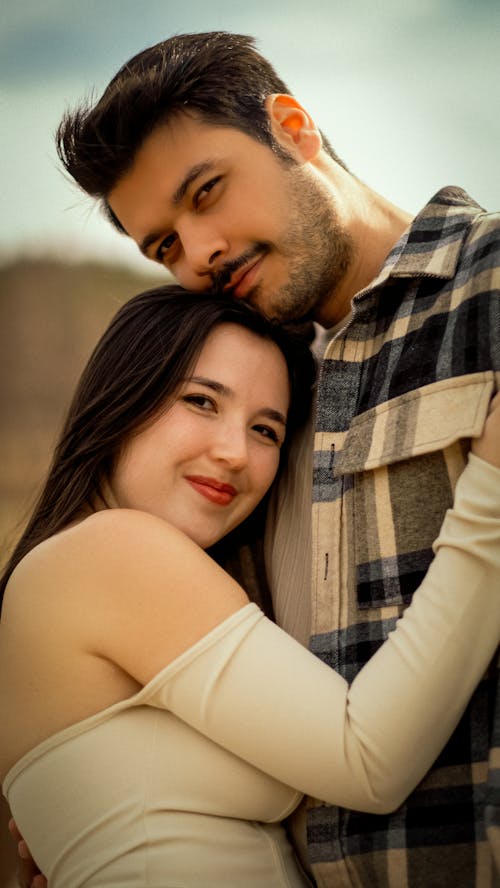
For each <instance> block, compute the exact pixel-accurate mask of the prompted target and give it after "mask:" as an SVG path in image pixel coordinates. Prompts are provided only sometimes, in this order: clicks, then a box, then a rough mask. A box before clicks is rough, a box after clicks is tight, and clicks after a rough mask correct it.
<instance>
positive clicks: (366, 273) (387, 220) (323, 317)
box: [314, 171, 413, 327]
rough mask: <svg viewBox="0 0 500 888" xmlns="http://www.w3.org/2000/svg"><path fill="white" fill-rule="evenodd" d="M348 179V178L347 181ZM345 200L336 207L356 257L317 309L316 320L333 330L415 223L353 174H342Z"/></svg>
mask: <svg viewBox="0 0 500 888" xmlns="http://www.w3.org/2000/svg"><path fill="white" fill-rule="evenodd" d="M346 177H348V178H346ZM342 178H343V179H344V181H343V182H342V183H341V188H342V191H341V192H339V191H337V195H338V194H339V193H340V194H342V195H343V196H344V199H343V200H342V197H340V198H339V197H337V200H336V205H337V207H340V212H341V213H342V218H341V222H342V224H343V225H344V227H345V229H346V230H347V231H348V232H349V235H350V238H351V242H352V246H353V255H352V260H351V262H350V264H349V267H348V268H347V271H346V273H345V274H344V276H343V278H342V280H341V281H340V282H339V284H337V286H336V287H335V289H334V290H333V292H332V293H331V294H330V297H329V298H328V299H327V300H326V301H325V302H324V304H323V305H322V306H317V311H316V314H315V318H314V319H315V320H316V321H318V323H319V324H321V325H322V326H324V327H332V326H334V325H335V324H338V323H339V322H340V321H341V320H342V319H343V318H345V317H347V316H348V314H349V313H350V311H351V305H352V300H353V298H354V296H356V294H357V293H359V292H360V291H361V290H364V289H365V287H368V286H369V284H370V283H371V282H372V281H373V280H374V278H376V277H377V275H378V273H379V271H380V269H381V268H382V266H383V264H384V262H385V259H386V258H387V256H388V255H389V253H390V252H391V250H392V249H393V247H394V246H395V244H396V243H397V242H398V240H399V239H400V237H401V236H402V234H403V232H404V231H405V230H406V229H407V228H408V226H409V225H410V224H411V222H412V219H413V217H412V215H411V214H410V213H407V212H406V211H405V210H402V209H400V208H399V207H397V206H395V205H394V204H392V203H391V202H390V201H388V200H387V199H386V198H385V197H382V195H380V194H377V192H375V191H372V189H371V188H369V187H368V186H366V185H364V184H363V183H362V182H359V180H357V179H354V178H353V177H352V176H351V175H350V174H348V173H345V172H344V171H343V172H342Z"/></svg>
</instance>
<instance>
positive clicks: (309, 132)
mask: <svg viewBox="0 0 500 888" xmlns="http://www.w3.org/2000/svg"><path fill="white" fill-rule="evenodd" d="M265 108H266V111H267V113H268V115H269V119H270V121H271V130H272V133H273V136H274V138H275V139H276V141H277V142H279V144H280V145H281V146H282V147H283V148H285V149H286V150H287V151H288V152H289V153H290V154H292V155H293V156H294V157H297V159H298V160H300V159H302V160H305V161H308V160H313V158H314V157H316V155H317V154H318V152H319V151H320V150H321V135H320V132H319V130H318V128H317V126H316V124H315V123H314V120H313V119H312V117H310V115H309V114H308V113H307V111H306V110H305V109H304V108H303V107H302V105H301V104H300V103H299V102H298V101H297V99H295V98H294V97H293V96H288V95H284V94H282V93H274V94H273V95H271V96H268V97H267V99H266V101H265Z"/></svg>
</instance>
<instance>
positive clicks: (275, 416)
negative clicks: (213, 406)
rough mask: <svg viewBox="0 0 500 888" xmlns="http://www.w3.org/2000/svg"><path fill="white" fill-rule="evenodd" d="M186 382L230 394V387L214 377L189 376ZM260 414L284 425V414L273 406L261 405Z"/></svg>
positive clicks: (222, 393)
mask: <svg viewBox="0 0 500 888" xmlns="http://www.w3.org/2000/svg"><path fill="white" fill-rule="evenodd" d="M186 382H194V383H195V384H196V385H204V386H206V387H207V388H209V389H212V391H214V392H217V394H219V395H226V396H228V395H232V394H233V392H232V389H230V388H228V386H227V385H224V384H223V383H222V382H218V381H217V380H216V379H209V378H208V377H206V376H190V377H189V379H186ZM259 412H260V413H261V414H262V416H266V417H267V418H268V419H272V420H274V422H279V423H280V425H282V426H285V427H286V416H284V415H283V414H282V413H281V412H280V411H279V410H275V409H274V407H262V409H261V410H260V411H259Z"/></svg>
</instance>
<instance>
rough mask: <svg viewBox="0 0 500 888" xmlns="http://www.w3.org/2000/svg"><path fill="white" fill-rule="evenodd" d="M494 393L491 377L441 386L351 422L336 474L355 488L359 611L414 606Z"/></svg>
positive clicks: (419, 391) (483, 375) (480, 375)
mask: <svg viewBox="0 0 500 888" xmlns="http://www.w3.org/2000/svg"><path fill="white" fill-rule="evenodd" d="M494 388H495V374H494V373H493V372H491V373H490V372H482V373H474V374H470V375H467V376H462V377H458V378H455V379H446V380H440V381H439V382H436V383H432V384H431V385H428V386H425V387H423V388H421V389H417V390H416V391H413V392H408V393H405V394H404V395H401V396H400V397H398V398H394V399H392V400H391V401H388V402H386V403H385V404H382V405H378V406H377V407H374V408H372V409H371V410H368V411H366V412H365V413H363V414H361V415H360V416H358V417H356V418H355V420H354V421H353V423H352V426H351V428H350V429H349V432H348V434H347V437H346V439H345V442H344V447H343V449H342V451H341V453H339V454H338V455H337V460H336V464H335V475H337V476H342V475H344V476H349V481H350V482H351V484H352V488H351V489H352V498H351V503H352V509H351V510H350V514H351V520H350V521H349V528H350V532H349V544H350V547H351V552H354V553H355V559H354V561H355V576H354V578H353V580H354V584H355V586H356V591H357V601H358V607H359V608H374V607H376V608H383V607H384V606H386V607H387V606H394V605H396V606H397V605H401V606H403V605H406V604H408V603H409V601H410V600H411V597H412V595H413V592H414V591H415V589H416V588H417V587H418V585H419V584H420V582H421V581H422V579H423V577H424V575H425V572H426V571H427V568H428V566H429V564H430V561H431V559H432V557H433V553H432V543H433V542H434V540H435V539H436V537H437V536H438V534H439V530H440V528H441V524H442V521H443V517H444V513H445V511H446V509H447V508H449V507H450V506H451V505H452V503H453V490H454V488H455V484H456V481H457V478H458V476H459V475H460V473H461V472H462V470H463V468H464V466H465V462H466V457H467V451H468V449H469V445H470V439H471V438H473V437H477V436H478V435H480V433H481V431H482V428H483V425H484V421H485V418H486V415H487V412H488V405H489V402H490V399H491V397H492V395H493V391H494ZM345 480H346V482H347V480H348V479H347V477H346V479H345Z"/></svg>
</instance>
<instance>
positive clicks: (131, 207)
mask: <svg viewBox="0 0 500 888" xmlns="http://www.w3.org/2000/svg"><path fill="white" fill-rule="evenodd" d="M252 43H253V42H252V40H251V39H250V38H245V37H239V36H237V35H232V34H226V33H211V34H199V35H184V36H179V37H175V38H172V39H170V40H167V41H165V42H164V43H161V44H158V46H156V47H153V48H151V49H149V50H146V51H144V52H143V53H141V54H140V55H139V56H136V57H135V58H134V59H133V60H131V62H129V63H128V64H127V65H125V66H124V67H123V68H122V70H121V71H120V72H119V73H118V74H117V76H116V77H115V78H114V80H113V81H112V82H111V84H110V85H109V87H108V89H107V90H106V92H105V94H104V96H103V97H102V99H101V100H100V101H99V102H98V103H97V105H96V107H95V108H83V109H82V110H80V111H77V112H76V113H75V114H71V115H68V116H67V117H66V118H65V120H64V121H63V123H62V125H61V128H60V131H59V134H58V147H59V153H60V157H61V159H62V161H63V163H64V165H65V167H66V169H67V170H68V172H69V173H70V174H71V175H72V176H73V177H74V178H75V180H76V181H77V182H78V183H79V185H80V186H81V187H82V188H83V189H84V190H85V191H86V192H87V193H89V194H91V195H93V196H94V197H96V198H98V199H99V200H100V201H101V202H102V204H103V206H104V208H105V211H106V213H107V215H108V217H109V218H110V220H111V221H112V222H113V224H114V225H115V226H116V227H117V228H118V229H119V230H121V231H123V232H125V233H126V234H127V235H129V236H130V237H132V238H133V239H134V240H135V241H136V242H137V244H138V246H139V248H140V249H141V251H142V252H143V253H144V255H145V256H147V257H148V258H150V259H152V260H154V261H157V262H160V263H162V264H164V265H165V267H166V268H167V269H169V270H170V271H171V272H172V273H173V274H174V275H175V276H176V277H177V278H178V280H179V281H180V283H181V284H183V285H184V286H186V287H189V288H190V289H198V290H200V291H204V290H208V289H211V288H223V289H224V290H227V292H228V295H230V296H232V297H233V298H237V299H245V300H247V301H248V302H250V303H251V304H253V305H254V306H255V307H256V308H257V309H258V310H260V311H262V312H264V313H265V314H268V315H271V316H273V317H275V318H276V319H278V320H279V321H281V322H283V323H286V322H295V321H304V320H314V321H316V322H317V323H318V324H320V325H321V326H322V327H324V328H325V329H326V330H327V331H328V332H327V334H326V335H325V342H324V345H323V354H322V368H321V377H320V383H319V388H318V394H317V407H316V415H315V417H314V424H315V431H314V445H313V446H311V443H312V441H311V438H308V437H307V436H306V437H304V438H303V439H302V441H299V442H297V445H296V448H295V453H294V454H293V455H292V460H291V462H290V465H289V468H288V470H287V474H286V476H285V477H284V479H283V482H282V485H281V489H280V491H279V492H278V497H277V500H276V502H275V503H274V508H273V509H272V510H271V511H272V514H271V516H270V521H271V524H272V531H273V533H272V534H269V535H268V538H269V540H270V542H269V544H268V551H267V558H268V576H269V578H270V581H271V589H272V595H273V603H274V609H275V614H276V618H277V620H278V622H279V623H280V624H281V625H282V626H283V627H284V628H285V629H286V630H287V631H289V632H291V633H292V634H294V635H295V636H296V637H298V638H299V639H300V640H301V641H302V642H303V643H304V644H309V645H310V647H311V649H312V650H313V651H314V652H315V653H316V654H317V655H318V656H319V657H320V658H321V659H323V660H324V661H325V662H327V663H329V664H330V665H331V666H332V667H334V668H336V669H338V670H339V671H340V672H341V674H342V675H344V676H345V677H346V678H347V679H349V680H351V679H352V678H353V677H354V676H355V675H356V673H357V671H358V670H359V668H360V667H361V666H362V665H363V664H364V663H365V662H366V661H367V660H368V659H369V657H370V656H371V655H372V654H373V653H374V652H375V651H376V649H377V648H378V647H379V645H380V644H381V643H382V642H383V641H384V639H385V638H387V635H388V633H389V632H390V631H391V629H392V628H393V627H394V624H395V621H396V619H397V618H398V616H399V615H400V614H401V612H402V609H403V608H404V607H405V606H406V605H407V604H408V603H409V602H410V601H411V598H412V595H413V592H414V591H415V589H416V588H417V587H418V585H419V583H420V581H421V580H422V578H423V576H424V574H425V572H426V570H427V568H428V565H429V563H430V560H431V558H432V548H431V547H432V541H433V539H434V538H435V537H436V536H437V532H438V530H439V527H440V525H441V522H442V518H443V515H444V512H445V510H446V509H447V508H448V507H449V506H450V505H451V502H452V492H453V488H454V484H455V482H456V479H457V477H458V475H459V474H460V472H461V470H462V468H463V466H464V462H465V459H466V453H467V450H468V444H469V441H470V438H471V437H473V436H477V435H478V434H479V433H480V431H481V428H482V425H483V422H484V419H485V416H486V413H487V409H488V403H489V401H490V398H491V396H492V395H493V393H494V391H495V390H496V389H497V388H498V385H499V382H500V301H499V289H500V270H499V268H500V221H499V217H498V216H491V215H488V214H486V213H485V212H484V211H483V210H482V209H481V208H480V207H479V206H478V205H477V204H476V203H475V202H474V201H473V200H471V199H470V198H469V197H468V196H467V195H466V194H465V193H464V192H463V191H461V190H460V189H458V188H447V189H444V190H443V191H441V192H440V193H439V194H438V195H436V197H435V198H434V199H433V200H432V201H431V202H430V203H429V204H428V205H427V206H426V207H425V208H424V209H423V211H422V212H421V213H420V214H419V215H418V216H417V217H416V218H415V219H413V220H412V219H411V217H410V215H409V214H408V213H406V212H404V211H403V210H401V209H399V208H398V207H396V206H394V205H392V204H391V203H389V202H388V201H387V200H386V199H385V198H383V197H382V196H380V195H378V194H376V193H375V192H373V191H372V190H371V189H370V188H369V187H368V186H366V185H365V184H364V183H362V182H361V181H360V180H358V179H357V178H356V177H355V176H354V175H353V174H352V173H350V172H349V171H348V170H347V168H346V167H345V165H344V164H343V162H342V161H341V160H340V159H339V158H338V156H337V155H336V154H335V152H334V151H333V149H332V148H331V146H330V145H329V143H328V142H327V140H326V139H325V138H324V137H323V136H322V134H321V132H320V131H319V130H318V128H317V127H316V125H315V123H314V121H313V120H312V119H311V117H310V116H309V114H308V113H307V111H306V110H305V109H304V108H302V106H301V105H300V104H299V102H298V101H297V100H296V99H295V98H293V97H292V96H291V95H290V94H289V91H288V90H287V88H286V85H285V84H284V83H283V82H282V81H281V80H280V79H279V78H278V77H277V75H276V73H275V72H274V70H273V69H272V68H271V66H270V65H269V64H268V63H267V62H266V61H265V60H264V59H262V57H260V56H259V55H258V54H257V53H256V51H255V49H254V47H253V45H252ZM311 434H312V432H311ZM311 457H312V459H311ZM311 469H312V477H313V485H312V501H313V505H312V516H311V511H310V502H311ZM311 517H312V520H311ZM311 552H312V564H311ZM311 577H312V590H311V594H310V595H306V594H304V589H309V588H310V584H311ZM487 619H488V615H487V614H485V620H487ZM450 643H453V639H450ZM464 656H467V652H466V651H464ZM495 692H496V672H495V669H494V666H493V665H492V668H491V671H490V673H489V674H488V675H487V676H486V677H485V679H484V681H483V682H482V683H481V684H480V686H479V688H478V689H477V691H476V692H475V694H474V696H473V698H472V700H471V703H470V706H469V709H468V711H467V712H466V714H465V716H464V717H463V719H462V721H461V723H460V725H459V726H458V728H457V730H456V731H455V733H454V735H453V737H452V738H451V740H450V741H449V743H448V745H447V746H446V748H445V749H444V750H443V752H442V754H441V756H440V758H439V760H438V761H437V762H436V765H435V767H434V768H433V769H432V770H431V771H430V772H429V774H428V775H427V777H426V778H425V780H424V781H423V782H422V783H420V784H419V786H418V787H417V789H416V790H415V791H414V792H413V793H412V795H411V796H410V797H409V799H408V800H407V803H406V804H405V805H403V806H402V807H401V808H400V809H398V810H397V811H396V812H395V813H394V814H390V815H387V816H375V815H365V814H360V813H358V812H353V811H346V810H344V809H337V808H332V807H329V806H326V805H324V804H322V803H321V802H319V801H314V800H312V799H310V800H308V802H307V806H306V807H307V811H305V810H302V811H301V812H299V814H298V815H297V817H296V818H295V820H294V821H293V823H292V824H291V830H292V832H293V834H294V837H295V840H296V844H297V847H298V849H299V852H300V854H301V857H302V859H303V861H304V862H305V865H306V866H308V867H310V869H311V870H312V872H313V874H314V877H315V878H316V881H317V884H318V885H321V886H335V888H340V886H366V885H371V884H373V885H380V886H391V888H405V886H408V888H417V886H418V888H420V886H422V888H424V886H425V888H433V886H435V888H442V886H453V888H455V886H464V888H465V886H474V885H476V886H478V888H488V886H492V885H494V884H498V882H497V879H498V876H497V875H496V870H495V865H494V858H495V855H496V856H497V859H498V857H500V842H499V839H498V836H497V835H496V831H495V825H496V824H495V804H496V801H497V799H496V795H495V785H496V782H498V772H497V771H495V770H494V766H495V759H494V755H495V750H494V748H493V747H496V746H497V743H496V742H493V741H492V738H491V732H492V728H493V722H494V720H493V714H494V712H495V711H496V710H495V706H496V696H495ZM401 717H402V718H405V713H404V712H402V713H401ZM381 724H383V713H381ZM313 728H314V726H308V730H313ZM488 762H490V764H488ZM409 766H410V763H409ZM306 821H307V823H306ZM488 825H489V827H490V830H489V835H488V836H487V834H486V827H487V826H488Z"/></svg>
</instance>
